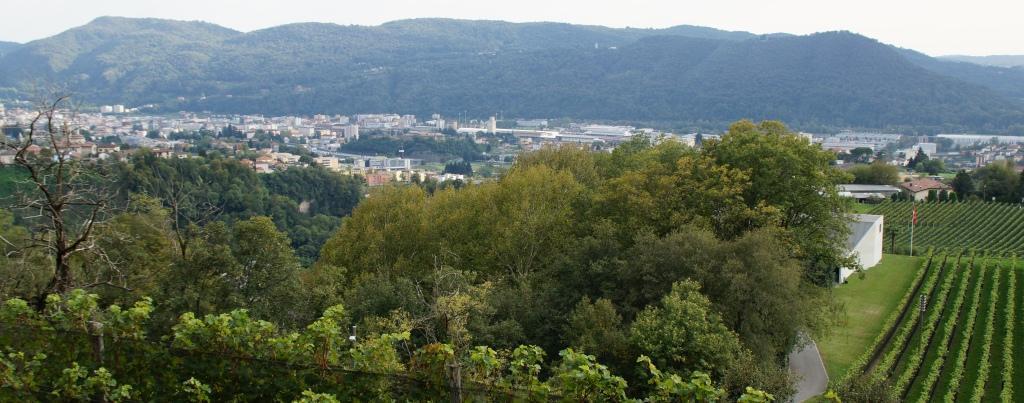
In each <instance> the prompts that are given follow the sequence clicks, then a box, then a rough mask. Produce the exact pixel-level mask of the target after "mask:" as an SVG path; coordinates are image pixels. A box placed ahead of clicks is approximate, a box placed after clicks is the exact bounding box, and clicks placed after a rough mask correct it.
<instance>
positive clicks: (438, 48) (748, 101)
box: [0, 17, 1024, 133]
mask: <svg viewBox="0 0 1024 403" xmlns="http://www.w3.org/2000/svg"><path fill="white" fill-rule="evenodd" d="M1012 70H1013V69H1005V68H1000V67H985V66H976V65H970V64H967V63H959V62H951V61H946V60H942V59H935V58H931V57H928V56H926V55H924V54H921V53H918V52H914V51H911V50H907V49H900V48H896V47H893V46H890V45H886V44H883V43H881V42H878V41H877V40H874V39H871V38H867V37H864V36H861V35H858V34H854V33H851V32H847V31H835V32H825V33H817V34H811V35H802V36H797V35H788V34H769V35H757V34H752V33H749V32H742V31H722V30H717V29H714V28H706V27H695V26H686V25H680V26H676V27H670V28H661V29H640V28H608V27H601V26H590V25H573V24H566V23H551V22H539V23H511V22H504V21H480V20H453V19H414V20H399V21H393V22H388V23H385V24H381V25H377V26H360V25H338V24H330V23H295V24H286V25H281V26H276V27H270V28H265V29H260V30H255V31H250V32H240V31H236V30H232V29H229V28H224V27H220V26H217V25H215V24H210V23H205V22H195V21H191V22H189V21H175V20H160V19H133V18H124V17H101V18H98V19H96V20H94V21H93V22H91V23H89V24H86V25H83V26H81V27H76V28H73V29H71V30H68V31H65V32H63V33H61V34H58V35H55V36H53V37H50V38H45V39H41V40H36V41H32V42H29V43H27V44H24V45H20V46H17V47H15V48H14V49H13V50H12V51H11V52H9V53H7V54H6V55H4V56H0V87H6V89H0V96H4V95H6V96H11V95H12V94H15V95H16V94H17V93H18V90H17V88H20V87H26V83H28V82H31V81H32V80H48V81H59V82H66V83H68V84H69V87H70V88H73V89H75V90H76V92H78V93H80V94H82V95H83V97H84V98H86V100H87V101H90V102H94V103H127V104H142V103H156V104H160V105H161V106H162V107H163V108H165V109H167V110H177V109H180V108H184V109H192V110H210V111H216V112H242V113H266V114H292V113H298V114H311V113H358V112H368V111H395V112H402V113H415V114H420V115H422V114H429V113H443V114H448V115H455V114H460V113H463V112H465V113H467V114H470V115H472V116H487V115H489V114H493V113H497V112H498V111H503V112H505V114H506V115H510V114H514V115H518V116H549V117H573V118H581V119H595V120H602V119H603V120H614V121H642V122H661V123H665V124H667V125H670V126H679V127H705V126H710V127H722V126H723V125H725V124H727V123H728V122H729V121H732V120H736V119H740V118H752V119H769V118H774V119H782V120H784V121H787V123H791V124H794V125H795V126H797V127H806V128H814V127H836V126H843V127H847V126H849V127H874V128H904V129H908V130H923V131H940V130H968V129H969V130H986V131H994V132H1017V131H1019V132H1022V133H1024V70H1022V71H1021V72H1020V74H1021V75H1020V76H1017V73H1016V72H1013V71H1012ZM11 88H14V89H11ZM5 91H6V92H5ZM178 97H182V98H183V99H184V101H178V100H177V99H178Z"/></svg>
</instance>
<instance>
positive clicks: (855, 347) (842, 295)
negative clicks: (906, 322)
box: [818, 255, 923, 378]
mask: <svg viewBox="0 0 1024 403" xmlns="http://www.w3.org/2000/svg"><path fill="white" fill-rule="evenodd" d="M922 261H923V258H921V257H910V256H901V255H884V256H883V257H882V262H881V263H879V264H878V266H875V267H873V268H871V269H870V270H867V271H865V272H864V276H863V278H861V277H860V276H856V275H855V276H852V277H850V279H849V282H848V283H847V284H844V285H842V286H839V287H837V288H836V289H835V298H836V299H837V300H838V301H840V302H841V303H842V304H843V305H844V306H845V308H846V315H845V316H844V317H843V318H842V320H841V323H840V324H839V326H837V327H836V328H834V329H833V331H832V333H831V334H830V335H829V336H828V337H827V338H825V339H822V340H819V341H818V349H819V350H820V351H821V355H822V359H824V360H825V367H826V370H827V371H828V374H829V377H831V378H839V377H841V376H842V375H843V374H845V373H846V370H847V368H849V366H850V363H851V362H853V360H855V359H857V357H858V356H860V355H861V354H862V353H863V351H864V348H865V346H866V345H867V344H868V343H870V342H871V340H872V339H874V338H875V335H877V334H878V333H879V332H881V331H882V325H883V323H884V322H885V319H886V318H887V317H888V316H889V315H890V314H891V313H892V311H893V310H894V309H896V307H897V304H898V303H899V301H900V298H901V297H902V296H903V294H904V293H906V290H907V288H908V287H910V284H911V282H912V280H913V279H914V275H916V274H917V272H918V270H920V269H921V262H922Z"/></svg>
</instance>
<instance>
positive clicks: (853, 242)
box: [837, 214, 885, 283]
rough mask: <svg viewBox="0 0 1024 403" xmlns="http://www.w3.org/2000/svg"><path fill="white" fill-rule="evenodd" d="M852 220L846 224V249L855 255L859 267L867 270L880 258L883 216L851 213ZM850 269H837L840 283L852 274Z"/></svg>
mask: <svg viewBox="0 0 1024 403" xmlns="http://www.w3.org/2000/svg"><path fill="white" fill-rule="evenodd" d="M852 218H853V221H852V222H850V223H849V224H848V226H849V228H850V235H849V238H847V239H846V249H847V250H848V251H849V252H850V254H851V255H854V256H856V257H857V263H859V264H860V267H861V269H864V270H867V269H870V268H872V267H874V266H875V265H877V264H878V262H879V261H881V260H882V237H883V233H882V232H883V231H884V230H885V228H884V226H883V221H884V219H885V217H884V216H880V215H870V214H853V216H852ZM853 273H854V271H853V270H852V269H848V268H845V267H842V268H840V269H839V273H837V274H838V278H837V280H839V282H840V283H842V282H844V281H846V279H847V278H849V277H850V275H851V274H853Z"/></svg>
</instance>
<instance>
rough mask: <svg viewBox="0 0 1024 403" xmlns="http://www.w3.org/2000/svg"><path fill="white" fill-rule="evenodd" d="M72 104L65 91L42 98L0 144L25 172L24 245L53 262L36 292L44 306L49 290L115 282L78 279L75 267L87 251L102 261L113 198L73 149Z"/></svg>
mask: <svg viewBox="0 0 1024 403" xmlns="http://www.w3.org/2000/svg"><path fill="white" fill-rule="evenodd" d="M69 105H70V101H69V96H66V95H64V96H57V97H53V98H52V100H51V101H48V102H45V103H39V104H38V107H37V110H36V112H35V114H34V117H33V118H32V119H31V121H30V123H29V124H28V127H25V128H23V129H22V133H21V135H20V136H19V137H20V138H8V137H7V136H5V137H3V138H2V145H0V147H2V148H3V149H6V150H8V152H12V153H13V154H14V158H13V159H14V161H13V163H12V164H11V165H13V166H16V167H18V168H20V169H21V170H22V172H23V173H24V174H25V176H26V177H27V179H25V181H24V182H23V183H20V184H19V185H20V186H19V188H21V190H20V191H19V192H18V193H17V195H16V198H17V200H16V201H15V202H14V204H13V206H11V207H13V209H14V210H16V211H21V212H22V213H23V216H22V218H23V220H25V221H26V222H27V223H29V224H30V228H29V229H30V231H29V233H30V236H29V238H30V239H28V240H26V242H25V243H24V247H25V248H39V249H42V250H44V251H45V252H46V254H47V256H49V257H50V258H52V262H53V267H52V268H53V272H52V276H51V277H50V279H49V281H48V282H47V284H46V286H45V287H44V288H43V289H42V292H41V293H40V294H39V295H37V296H36V301H35V302H36V304H37V305H40V306H41V305H42V303H43V301H44V300H45V297H46V295H48V294H51V293H65V292H67V291H68V290H70V289H71V288H73V287H88V286H96V285H100V284H107V285H115V284H114V283H113V282H112V281H110V280H109V279H107V280H103V279H100V278H94V279H91V280H96V281H92V282H91V283H88V284H86V283H80V282H76V280H77V279H76V278H75V277H76V276H75V271H74V270H73V267H72V261H73V259H75V258H76V257H77V256H79V255H85V254H87V253H88V254H90V255H93V256H99V257H100V258H101V259H100V260H102V257H103V256H104V255H103V254H102V251H99V250H97V249H99V248H97V247H96V239H95V236H94V232H95V231H94V230H95V229H96V228H97V227H98V226H99V225H101V222H102V221H103V220H105V219H107V218H108V217H109V215H110V210H109V207H110V201H111V200H110V196H109V192H108V191H107V190H106V189H105V188H104V186H103V184H104V182H105V180H106V178H104V177H102V174H100V173H99V171H98V170H97V169H95V167H94V166H93V165H92V164H90V163H86V162H82V161H79V159H77V158H76V157H77V156H76V155H74V153H73V151H72V149H73V147H72V146H73V144H72V142H71V136H72V135H73V134H74V133H75V132H76V131H75V129H74V128H73V127H72V126H71V123H70V119H69V117H70V116H71V115H70V113H71V112H69V111H68V110H67V109H65V108H67V107H68V106H69ZM66 114H67V116H65V115H66ZM115 286H120V287H124V286H123V285H115Z"/></svg>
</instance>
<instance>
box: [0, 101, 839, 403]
mask: <svg viewBox="0 0 1024 403" xmlns="http://www.w3.org/2000/svg"><path fill="white" fill-rule="evenodd" d="M50 135H53V136H58V135H59V134H53V133H50V132H46V131H43V130H40V132H39V133H36V139H39V138H44V136H50ZM54 138H55V137H54ZM28 141H29V142H31V141H33V140H32V136H28ZM5 146H8V147H15V148H17V147H24V146H25V144H24V143H18V141H16V140H15V139H5ZM833 159H834V155H833V154H831V153H830V152H826V151H822V150H821V149H820V148H819V147H817V146H815V145H812V144H810V143H808V142H807V141H806V140H803V139H802V138H800V137H799V136H796V135H794V134H793V133H791V132H790V131H789V130H788V129H787V128H786V127H785V126H784V125H783V124H781V123H778V122H773V121H765V122H761V123H752V122H749V121H740V122H737V123H735V124H733V125H732V126H731V127H730V128H729V130H728V133H727V134H725V135H724V136H723V137H722V139H721V140H720V141H718V140H716V141H706V142H705V143H704V146H703V147H702V148H700V149H694V148H690V147H688V146H685V145H683V144H681V143H678V142H675V141H671V140H665V139H653V138H646V137H642V136H638V137H636V138H634V139H633V140H631V141H629V142H627V143H624V144H622V145H621V146H619V147H617V148H616V149H615V150H614V151H613V152H610V153H592V152H588V151H582V150H579V149H576V148H572V147H566V148H545V149H542V150H540V151H536V152H532V153H528V154H524V155H521V156H520V157H519V158H518V160H517V161H516V163H515V165H514V166H513V167H512V169H511V170H510V171H509V172H508V173H507V174H506V175H504V176H503V177H501V178H500V179H498V180H494V181H487V182H483V183H480V184H472V185H466V186H460V187H459V188H454V187H430V188H428V187H425V186H423V185H420V184H410V185H396V186H386V187H382V188H378V189H373V190H367V189H366V188H364V187H363V185H362V183H361V181H360V180H359V179H358V178H354V177H344V176H340V175H339V174H335V173H332V172H328V171H325V170H322V169H320V168H316V167H313V168H305V169H290V170H287V171H284V172H279V173H274V174H268V175H257V174H255V173H253V172H252V171H250V170H248V169H247V168H246V167H244V166H242V165H240V164H239V163H237V162H235V161H233V160H230V159H221V158H205V159H204V158H193V159H169V160H168V159H160V158H157V157H155V156H154V155H152V154H149V153H145V152H142V153H138V154H136V155H134V156H133V157H131V158H128V159H125V160H122V161H103V162H96V163H87V162H79V161H76V160H69V159H65V158H63V157H61V154H60V153H59V152H58V153H54V154H52V155H47V153H46V152H43V153H41V155H40V156H32V155H29V154H27V153H22V154H19V157H18V160H17V161H16V163H14V164H11V165H9V166H5V167H4V168H3V169H4V171H3V172H5V174H4V178H5V179H4V180H9V181H11V182H8V183H7V184H5V186H7V185H9V184H13V186H12V187H11V189H13V190H12V191H11V192H10V194H8V195H5V196H6V197H5V202H6V203H7V204H6V208H5V209H4V210H3V211H2V213H0V214H2V215H0V236H2V240H3V241H4V242H3V244H2V245H0V249H2V251H3V256H2V257H0V299H2V300H4V301H6V302H5V303H4V305H3V306H2V308H0V325H2V326H3V327H4V328H5V329H10V330H11V331H4V332H0V334H3V335H2V336H0V341H2V343H3V344H2V345H3V346H4V347H3V348H4V349H5V352H4V353H3V358H2V360H0V364H2V365H0V369H5V370H10V371H12V372H10V374H11V375H5V376H10V377H11V378H9V379H12V381H11V382H10V383H8V384H5V385H13V386H5V387H4V388H0V397H3V398H5V399H6V398H16V397H21V398H27V399H31V398H33V397H34V398H36V399H40V398H53V397H54V396H57V397H59V398H62V399H68V400H88V399H91V398H94V397H96V396H103V398H104V399H107V400H111V401H113V400H118V399H120V400H135V399H139V400H150V399H154V400H163V399H181V400H194V401H201V400H202V399H201V398H202V397H205V398H208V399H211V400H214V401H220V400H232V399H237V400H251V399H254V398H256V397H267V396H274V397H275V399H278V400H290V399H297V400H298V399H300V398H301V399H311V400H307V401H317V400H312V399H320V398H324V399H327V398H340V399H342V400H350V399H363V400H365V399H380V398H384V397H390V398H398V399H446V398H448V397H450V396H452V395H458V396H461V397H471V396H474V393H476V394H483V395H487V394H494V393H500V394H508V393H511V394H526V395H527V396H549V397H560V398H564V399H566V400H577V401H579V400H583V401H607V400H612V401H615V400H619V401H621V400H625V399H626V398H627V397H637V398H643V397H645V396H646V397H647V398H648V399H649V400H655V401H657V400H659V399H661V400H671V399H683V398H685V399H694V400H699V401H712V400H718V399H721V398H728V399H730V400H735V399H745V400H744V401H767V400H769V399H770V398H774V399H776V400H779V401H785V400H787V399H788V398H789V396H791V395H792V394H793V392H794V389H793V382H794V379H793V378H792V376H791V375H790V374H789V373H788V372H787V371H786V370H785V366H784V365H785V357H786V355H787V354H788V353H789V352H790V351H792V350H793V349H794V348H796V347H798V346H800V345H801V343H802V342H803V340H804V336H805V335H821V334H825V333H827V332H828V331H829V328H830V326H831V324H832V321H833V318H834V317H836V315H835V313H836V312H840V311H841V310H842V307H841V306H837V305H836V304H835V303H833V302H832V299H831V297H830V293H829V287H830V285H831V283H832V279H833V273H834V270H835V269H836V268H837V267H839V266H849V265H851V264H852V262H850V259H849V258H847V257H846V255H845V252H844V243H845V234H846V231H847V229H846V222H845V218H844V217H845V215H844V214H843V213H844V212H845V211H847V206H846V204H845V202H844V201H843V200H842V199H840V198H839V197H838V195H837V193H836V191H835V188H836V186H835V185H836V184H838V183H845V182H846V181H848V180H849V179H850V178H849V176H848V175H847V174H845V173H843V172H841V171H839V170H837V169H835V168H834V167H833V166H831V165H830V161H832V160H833ZM364 195H365V196H364ZM350 335H351V338H349V336H350ZM97 340H98V341H99V342H97ZM97 343H99V348H98V347H97ZM140 368H145V370H140ZM4 374H8V372H4ZM6 379H7V378H5V382H6ZM304 393H305V394H304ZM321 394H322V395H321ZM328 395H329V396H328ZM332 396H333V397H332ZM481 396H482V395H481ZM491 396H492V398H494V397H493V395H491ZM501 396H507V395H501ZM750 399H753V400H750Z"/></svg>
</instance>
